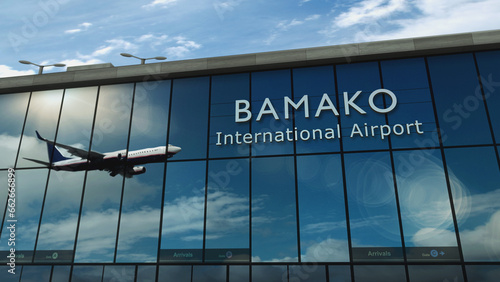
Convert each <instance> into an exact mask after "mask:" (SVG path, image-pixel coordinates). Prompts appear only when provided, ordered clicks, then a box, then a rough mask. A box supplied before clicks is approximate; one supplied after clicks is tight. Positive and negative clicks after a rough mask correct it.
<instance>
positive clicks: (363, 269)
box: [354, 265, 413, 282]
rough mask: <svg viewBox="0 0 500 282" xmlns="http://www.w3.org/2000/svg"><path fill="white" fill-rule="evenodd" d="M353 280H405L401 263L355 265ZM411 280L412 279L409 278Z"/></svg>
mask: <svg viewBox="0 0 500 282" xmlns="http://www.w3.org/2000/svg"><path fill="white" fill-rule="evenodd" d="M354 281H356V282H371V281H384V282H385V281H387V282H401V281H406V274H405V267H404V266H402V265H383V266H381V265H355V266H354ZM411 281H412V282H413V280H411Z"/></svg>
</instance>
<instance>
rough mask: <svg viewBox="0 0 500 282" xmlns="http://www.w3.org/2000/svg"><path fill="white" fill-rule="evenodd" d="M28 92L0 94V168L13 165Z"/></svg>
mask: <svg viewBox="0 0 500 282" xmlns="http://www.w3.org/2000/svg"><path fill="white" fill-rule="evenodd" d="M28 99H29V93H19V94H9V95H0V113H2V125H1V127H0V155H1V156H2V158H0V168H8V167H14V164H15V161H16V155H17V149H18V147H19V138H20V136H21V131H22V129H23V123H24V117H25V115H26V110H27V106H28Z"/></svg>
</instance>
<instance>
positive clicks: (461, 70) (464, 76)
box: [428, 53, 492, 146]
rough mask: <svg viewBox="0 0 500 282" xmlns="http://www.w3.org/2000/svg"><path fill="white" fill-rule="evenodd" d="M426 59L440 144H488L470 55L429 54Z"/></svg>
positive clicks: (490, 140)
mask: <svg viewBox="0 0 500 282" xmlns="http://www.w3.org/2000/svg"><path fill="white" fill-rule="evenodd" d="M428 62H429V71H430V76H431V83H432V88H433V91H434V98H435V100H436V108H437V115H438V118H439V126H440V127H441V130H442V134H443V136H444V137H443V144H444V145H448V146H451V145H472V144H489V143H491V142H492V139H491V133H490V129H489V126H488V120H487V118H486V113H485V107H484V103H483V101H482V98H478V97H481V96H480V93H481V92H480V91H479V90H478V89H479V81H478V78H477V72H476V68H475V65H474V60H473V56H472V54H470V53H468V54H458V55H446V56H436V57H430V58H429V59H428ZM476 90H477V93H479V95H477V94H476Z"/></svg>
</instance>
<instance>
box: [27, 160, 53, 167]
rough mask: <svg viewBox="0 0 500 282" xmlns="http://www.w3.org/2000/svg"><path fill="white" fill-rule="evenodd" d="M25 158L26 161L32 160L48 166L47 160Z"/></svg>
mask: <svg viewBox="0 0 500 282" xmlns="http://www.w3.org/2000/svg"><path fill="white" fill-rule="evenodd" d="M23 159H25V160H28V161H32V162H35V163H39V164H41V165H44V166H46V167H50V163H48V162H44V161H40V160H35V159H30V158H23Z"/></svg>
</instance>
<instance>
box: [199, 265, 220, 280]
mask: <svg viewBox="0 0 500 282" xmlns="http://www.w3.org/2000/svg"><path fill="white" fill-rule="evenodd" d="M226 267H227V266H225V265H195V266H193V282H223V281H226Z"/></svg>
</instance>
